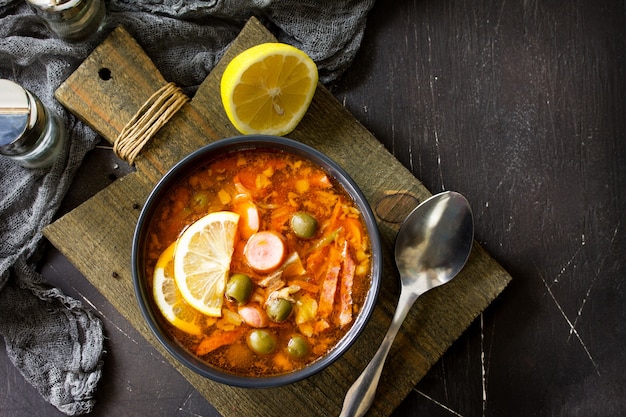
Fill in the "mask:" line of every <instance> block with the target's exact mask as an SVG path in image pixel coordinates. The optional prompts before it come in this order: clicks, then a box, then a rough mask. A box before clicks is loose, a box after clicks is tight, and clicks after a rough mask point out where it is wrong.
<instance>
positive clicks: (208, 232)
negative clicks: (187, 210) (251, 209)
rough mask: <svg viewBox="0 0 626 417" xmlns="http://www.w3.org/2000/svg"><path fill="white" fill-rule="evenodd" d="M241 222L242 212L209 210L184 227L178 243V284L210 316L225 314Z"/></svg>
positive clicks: (176, 256) (175, 260) (175, 264)
mask: <svg viewBox="0 0 626 417" xmlns="http://www.w3.org/2000/svg"><path fill="white" fill-rule="evenodd" d="M238 223H239V215H238V214H236V213H233V212H230V211H218V212H214V213H210V214H207V215H206V216H204V217H202V218H201V219H199V220H197V221H196V222H195V223H193V224H191V226H189V227H188V228H187V229H185V231H184V232H183V234H182V235H181V236H180V238H179V239H178V244H177V245H176V251H175V254H174V277H175V279H176V285H177V286H178V289H179V290H180V292H181V294H182V296H183V298H184V299H185V301H187V303H189V304H190V305H191V306H192V307H193V308H195V309H196V310H198V311H200V312H202V313H204V314H206V315H209V316H213V317H219V316H221V315H222V304H223V302H224V288H225V287H226V280H227V279H228V273H229V271H230V261H231V258H232V255H233V249H234V246H235V238H236V236H237V225H238Z"/></svg>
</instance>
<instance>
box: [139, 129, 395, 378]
mask: <svg viewBox="0 0 626 417" xmlns="http://www.w3.org/2000/svg"><path fill="white" fill-rule="evenodd" d="M246 149H276V150H280V151H284V152H289V153H292V154H296V155H298V156H301V157H304V158H307V159H309V160H311V161H312V162H314V163H315V164H317V165H318V166H320V167H321V168H322V169H323V170H324V171H326V172H327V173H328V174H329V175H331V176H333V177H334V178H335V180H336V181H337V182H339V184H341V186H342V187H343V188H344V190H345V191H346V192H347V193H348V194H349V195H350V197H351V198H352V199H353V201H354V202H355V204H356V205H357V207H359V209H360V210H361V214H362V217H363V221H364V223H365V225H366V228H367V231H368V235H369V238H370V245H371V251H372V274H371V282H370V288H369V290H368V293H367V296H366V298H365V301H364V302H363V306H362V308H361V311H360V312H359V314H358V315H357V317H356V320H355V322H354V323H353V324H352V327H351V328H350V329H349V330H348V332H346V334H345V335H344V336H343V337H342V338H341V339H340V340H339V342H338V343H337V344H336V345H335V346H334V347H333V348H332V349H331V350H330V351H329V352H327V353H326V354H325V355H324V356H322V357H321V358H318V359H317V360H315V361H314V362H312V363H311V364H309V365H307V366H305V367H304V368H301V369H298V370H295V371H293V372H289V373H285V374H280V375H272V376H266V377H249V376H242V375H236V374H231V373H228V372H225V371H223V370H221V369H219V368H217V367H213V366H211V365H208V364H206V363H205V362H203V361H201V360H200V359H198V358H197V357H195V356H194V355H193V354H192V353H190V352H188V351H187V350H186V349H185V348H183V347H182V345H180V343H178V342H177V341H176V340H175V338H173V337H170V336H169V335H168V333H167V331H165V329H164V328H163V327H164V326H163V325H162V324H161V323H162V322H163V319H162V318H160V317H159V316H158V314H160V313H159V312H158V308H156V306H154V305H153V303H152V305H150V303H149V301H148V300H150V299H151V298H152V294H151V291H149V290H148V280H147V279H145V268H144V266H145V265H144V263H143V261H144V259H143V258H144V253H143V246H142V245H141V242H143V241H144V240H145V239H144V237H145V234H146V233H147V232H146V229H147V227H145V226H146V225H147V224H149V221H150V219H151V216H152V215H153V212H154V210H155V208H156V207H157V206H158V204H156V203H158V201H159V199H160V197H161V196H162V194H163V193H164V192H165V191H166V189H167V188H168V187H169V186H171V185H172V184H175V183H177V182H178V181H180V180H181V178H183V177H184V176H185V175H187V174H188V173H189V172H191V171H193V170H194V169H195V168H197V167H198V166H199V165H200V164H206V163H209V162H210V161H211V160H212V159H216V158H218V157H220V156H221V155H223V154H224V152H236V151H240V150H246ZM382 255H383V254H382V243H381V239H380V232H379V230H378V224H377V222H376V217H375V215H374V213H373V211H372V209H371V207H370V204H369V202H368V201H367V199H366V198H365V196H364V195H363V193H362V191H361V190H360V188H359V187H358V186H357V184H356V183H355V182H354V180H353V179H352V177H351V176H350V175H349V174H348V173H347V172H346V171H345V170H344V169H343V168H342V167H341V166H340V165H339V164H337V163H336V162H335V161H334V160H332V159H331V158H330V157H328V156H327V155H325V154H324V153H322V152H320V151H318V150H317V149H315V148H313V147H312V146H309V145H306V144H304V143H302V142H298V141H296V140H293V139H289V138H286V137H277V136H268V135H245V136H235V137H230V138H225V139H219V140H217V141H215V142H212V143H210V144H207V145H205V146H203V147H201V148H198V149H197V150H195V151H193V152H191V153H190V154H188V155H187V156H185V157H184V158H183V159H181V160H180V161H179V162H177V163H176V164H174V166H173V167H172V168H170V169H169V170H168V171H167V173H166V174H165V175H164V176H163V177H162V178H161V179H160V180H159V181H158V182H157V184H156V185H155V186H154V187H153V189H152V191H151V192H150V194H149V195H148V198H147V199H146V201H145V203H144V205H143V207H142V209H141V212H140V214H139V218H138V221H137V225H136V227H135V230H134V233H133V241H132V249H131V273H132V280H133V286H134V290H135V291H134V292H135V297H136V299H137V301H138V303H139V307H140V310H141V313H142V315H143V317H144V320H145V321H146V323H147V324H148V327H149V328H150V330H151V331H152V333H153V334H154V336H155V337H156V338H157V340H158V341H159V343H160V344H161V345H162V346H163V347H164V348H165V350H167V351H168V352H169V353H170V354H171V355H172V356H173V357H174V358H175V359H176V360H177V361H179V362H180V363H182V364H183V365H185V366H186V367H187V368H189V369H191V370H192V371H194V372H196V373H197V374H199V375H201V376H203V377H206V378H209V379H211V380H213V381H216V382H219V383H222V384H227V385H230V386H236V387H243V388H270V387H278V386H283V385H287V384H291V383H294V382H297V381H300V380H302V379H305V378H308V377H310V376H311V375H314V374H316V373H318V372H320V371H321V370H323V369H325V368H326V367H328V366H329V365H331V364H332V363H333V362H335V361H336V360H337V359H339V358H340V357H341V356H342V355H343V354H344V353H345V352H346V351H347V350H348V349H349V348H350V347H351V346H352V344H353V343H354V342H355V341H356V340H357V339H358V337H359V336H360V335H361V333H362V332H363V329H364V328H365V326H366V324H367V323H368V321H369V319H370V318H371V316H372V313H373V311H374V308H375V305H376V301H377V299H378V294H379V291H380V287H381V282H382V277H383V275H382V272H383V259H382V257H383V256H382Z"/></svg>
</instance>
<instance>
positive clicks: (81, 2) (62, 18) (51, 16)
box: [26, 0, 106, 42]
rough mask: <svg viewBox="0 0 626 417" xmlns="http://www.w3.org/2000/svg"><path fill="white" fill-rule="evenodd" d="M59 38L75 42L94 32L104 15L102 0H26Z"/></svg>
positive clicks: (99, 25)
mask: <svg viewBox="0 0 626 417" xmlns="http://www.w3.org/2000/svg"><path fill="white" fill-rule="evenodd" d="M26 2H27V3H28V4H29V5H30V7H31V9H33V11H34V12H35V14H37V15H38V16H40V17H41V18H42V19H43V20H44V22H45V23H46V25H47V26H48V28H50V30H51V31H53V32H54V33H56V34H57V35H58V36H59V37H60V38H61V39H64V40H67V41H70V42H76V41H81V40H83V39H85V38H87V37H89V36H90V35H92V34H94V33H96V32H97V31H98V30H99V29H100V27H101V25H102V23H103V22H104V17H105V15H106V10H105V6H104V0H26Z"/></svg>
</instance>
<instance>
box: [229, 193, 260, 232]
mask: <svg viewBox="0 0 626 417" xmlns="http://www.w3.org/2000/svg"><path fill="white" fill-rule="evenodd" d="M233 211H234V212H235V213H237V214H239V218H240V219H241V220H240V221H239V233H240V234H241V237H242V238H244V239H248V238H250V236H252V235H253V234H255V233H256V232H258V231H259V226H260V223H261V220H260V218H259V210H258V209H257V207H256V204H254V203H253V202H252V200H248V199H243V198H242V199H240V200H239V201H237V202H236V203H235V204H234V206H233Z"/></svg>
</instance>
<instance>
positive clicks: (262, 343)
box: [248, 329, 276, 354]
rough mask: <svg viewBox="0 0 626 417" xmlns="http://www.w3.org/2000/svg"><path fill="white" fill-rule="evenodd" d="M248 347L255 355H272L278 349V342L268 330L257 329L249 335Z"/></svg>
mask: <svg viewBox="0 0 626 417" xmlns="http://www.w3.org/2000/svg"><path fill="white" fill-rule="evenodd" d="M248 347H250V349H252V351H253V352H255V353H259V354H267V353H272V352H273V351H274V349H275V348H276V340H275V339H274V336H273V335H272V334H271V333H270V332H268V331H267V330H263V329H255V330H252V331H251V332H250V333H249V334H248Z"/></svg>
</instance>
